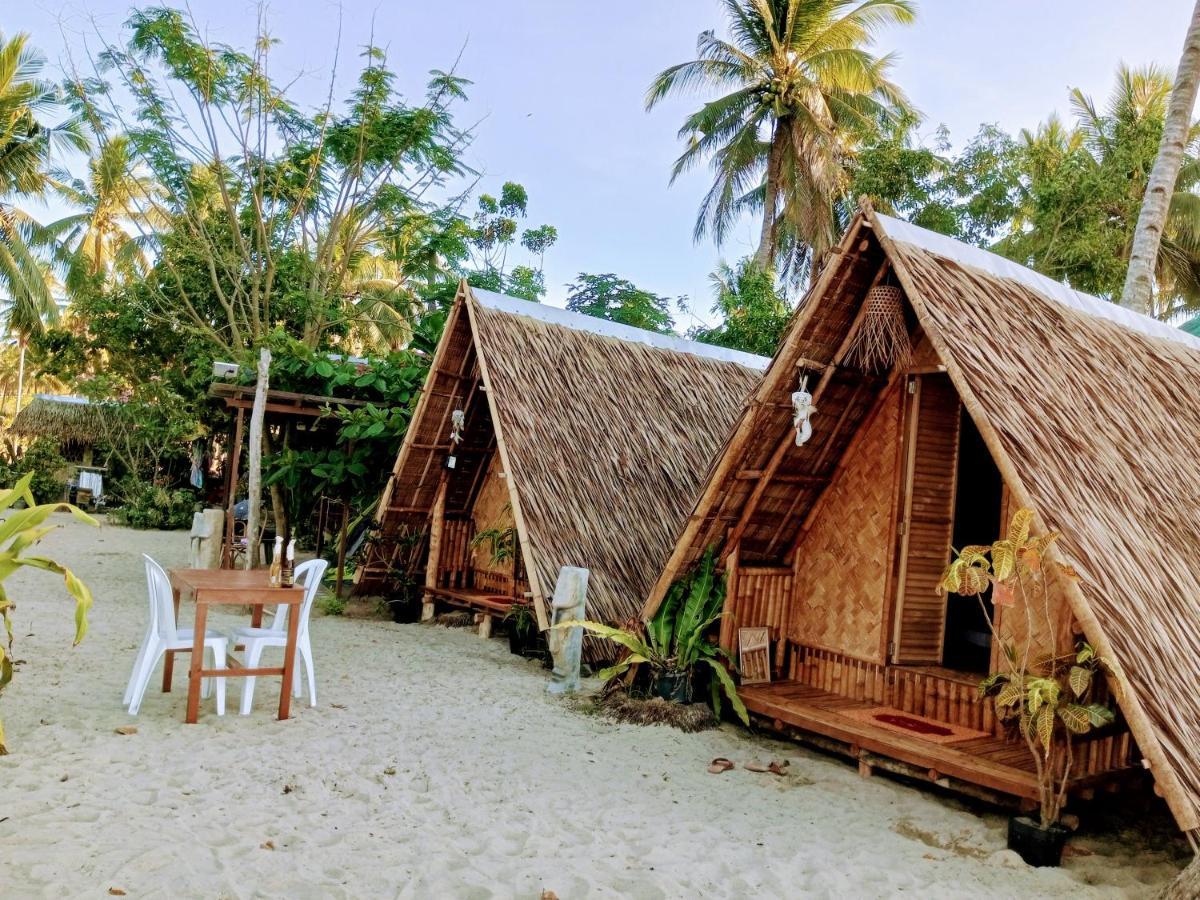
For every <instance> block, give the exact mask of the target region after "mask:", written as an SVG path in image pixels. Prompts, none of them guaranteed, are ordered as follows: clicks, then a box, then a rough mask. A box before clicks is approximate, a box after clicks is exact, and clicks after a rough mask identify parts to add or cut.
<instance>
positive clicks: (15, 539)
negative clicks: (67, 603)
mask: <svg viewBox="0 0 1200 900" xmlns="http://www.w3.org/2000/svg"><path fill="white" fill-rule="evenodd" d="M31 480H32V473H31V474H28V475H26V476H25V477H24V478H22V479H21V480H20V481H18V482H17V484H16V486H14V487H13V488H11V489H9V490H4V491H0V512H4V511H5V510H11V511H10V512H9V514H8V518H6V519H5V520H4V521H3V522H0V619H3V620H4V632H5V633H4V638H3V639H2V640H0V691H2V690H3V689H4V687H5V686H6V685H7V684H8V683H9V682H10V681H12V677H13V655H12V653H13V627H12V611H13V609H15V608H16V604H15V603H14V602H13V600H12V598H10V597H9V596H8V594H7V593H6V591H5V589H4V582H5V580H7V578H8V577H9V576H10V575H12V574H13V573H15V572H16V571H18V570H19V569H21V568H32V569H42V570H44V571H46V572H54V573H55V574H58V575H61V576H62V577H63V580H64V581H65V582H66V585H67V592H68V593H69V594H70V595H71V596H72V597H73V598H74V599H75V643H76V644H78V643H79V642H80V641H82V640H83V638H84V635H86V634H87V627H88V622H87V614H88V610H89V609H91V607H92V592H91V591H90V590H88V587H87V585H85V584H84V583H83V582H82V581H80V580H79V579H78V578H77V577H76V576H75V574H74V573H73V572H71V570H70V569H68V568H67V567H66V566H64V565H62V564H61V563H58V562H55V561H54V560H52V559H49V558H47V557H45V556H31V555H28V554H27V553H26V551H27V550H29V548H30V547H32V546H33V545H34V544H36V543H37V542H38V541H40V540H41V539H42V538H43V537H45V536H46V535H47V534H49V533H50V532H51V531H53V530H54V529H55V528H56V527H57V526H56V525H45V524H43V523H44V522H45V521H46V519H48V518H49V517H50V514H51V513H54V512H58V511H60V510H63V511H67V512H70V513H71V515H73V516H74V517H75V518H76V519H78V520H79V521H81V522H85V523H87V524H88V525H97V524H98V523H97V522H96V520H95V519H93V518H92V517H91V516H89V515H88V514H87V513H85V512H83V510H81V509H79V508H78V507H75V506H70V505H68V504H65V503H62V504H59V503H47V504H43V505H41V506H38V505H36V504H35V503H34V498H33V494H32V493H30V490H29V484H30V481H31ZM18 500H24V501H25V503H26V507H25V509H17V510H13V509H12V507H13V506H14V505H15V504H16V503H17V501H18ZM6 753H8V749H7V747H6V746H5V739H4V725H3V723H2V722H0V756H3V755H4V754H6Z"/></svg>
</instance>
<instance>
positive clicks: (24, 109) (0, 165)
mask: <svg viewBox="0 0 1200 900" xmlns="http://www.w3.org/2000/svg"><path fill="white" fill-rule="evenodd" d="M44 65H45V61H44V60H43V58H42V57H41V56H40V55H39V54H37V53H35V52H34V51H33V50H32V49H31V48H30V47H29V46H28V35H24V34H18V35H16V36H15V37H13V38H12V39H10V40H6V39H5V38H4V36H3V34H0V304H3V313H4V321H3V328H4V331H3V333H4V334H5V335H8V336H13V337H15V338H16V339H17V343H18V346H19V347H20V362H19V369H18V376H17V384H18V387H17V408H18V409H19V408H20V404H21V395H22V393H23V389H24V375H25V348H26V346H27V344H28V342H29V338H30V337H31V336H32V335H33V334H36V333H37V332H39V331H40V330H41V329H42V328H43V327H44V323H45V322H46V321H48V320H49V321H53V320H56V319H57V317H58V306H57V305H56V303H55V302H54V298H53V296H52V293H51V287H50V285H51V280H52V279H51V276H50V272H49V270H48V268H47V266H46V264H45V262H44V260H42V259H41V258H40V257H39V256H38V254H37V252H36V250H37V248H38V246H39V245H43V246H44V245H45V244H47V243H48V242H49V238H48V235H47V234H46V232H45V229H43V228H42V227H41V226H40V225H38V223H37V222H36V221H35V220H34V219H33V217H32V216H30V215H29V213H27V212H25V211H24V210H23V209H21V207H20V206H18V205H17V199H18V198H21V197H29V196H34V195H38V194H41V193H42V192H43V191H44V190H45V189H46V186H47V183H48V178H47V175H46V173H45V169H44V165H45V162H46V159H47V157H48V156H49V154H50V151H51V150H52V149H53V148H54V147H55V146H69V147H76V148H83V147H84V146H86V142H85V141H84V140H83V137H82V132H81V131H80V129H79V123H78V121H77V120H75V119H69V120H68V121H67V122H66V123H65V124H63V125H59V126H57V127H53V128H51V127H49V126H47V125H45V124H44V123H43V122H42V121H41V119H40V118H39V116H41V115H42V114H44V113H46V112H48V111H49V110H51V109H52V108H54V107H55V106H56V105H57V103H58V102H59V96H58V92H57V91H56V89H55V88H54V86H53V85H52V84H50V83H49V82H46V81H42V80H40V79H39V78H38V77H37V76H38V74H39V73H40V72H41V69H42V67H43V66H44Z"/></svg>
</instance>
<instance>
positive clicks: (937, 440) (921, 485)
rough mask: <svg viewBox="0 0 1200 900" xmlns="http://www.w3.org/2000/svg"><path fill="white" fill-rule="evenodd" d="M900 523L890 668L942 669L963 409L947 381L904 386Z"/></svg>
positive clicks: (927, 379)
mask: <svg viewBox="0 0 1200 900" xmlns="http://www.w3.org/2000/svg"><path fill="white" fill-rule="evenodd" d="M907 388H908V397H907V400H908V403H907V414H906V418H905V440H904V443H905V465H904V470H903V472H904V493H903V507H902V510H903V518H902V520H901V527H900V554H899V559H900V567H899V571H898V573H897V576H898V577H897V579H896V594H895V610H896V611H895V618H894V622H895V631H894V634H893V639H892V653H891V657H892V661H893V662H895V663H904V664H919V665H935V666H940V665H942V651H943V641H944V639H945V636H946V599H945V598H944V597H939V596H938V594H937V585H938V581H939V580H940V579H941V576H942V572H943V571H944V570H945V568H946V563H947V562H949V560H950V542H951V538H952V537H953V529H954V499H955V484H956V481H957V477H958V451H959V430H960V429H959V423H960V421H961V417H962V405H961V403H960V402H959V399H958V392H957V391H955V389H954V385H953V384H952V383H951V382H950V378H949V376H947V375H945V374H941V373H934V374H928V375H913V376H910V377H909V379H908V385H907Z"/></svg>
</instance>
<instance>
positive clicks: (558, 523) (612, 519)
mask: <svg viewBox="0 0 1200 900" xmlns="http://www.w3.org/2000/svg"><path fill="white" fill-rule="evenodd" d="M475 359H477V360H478V363H477V368H478V370H479V371H480V376H481V382H482V384H481V387H480V391H482V392H483V394H484V396H486V399H487V403H486V410H485V412H487V413H488V414H490V415H489V418H490V420H491V424H490V426H488V427H494V439H495V441H496V442H497V444H498V445H499V452H500V454H501V460H502V462H503V465H504V471H505V477H506V479H507V481H508V485H509V491H510V495H511V497H512V506H513V510H514V513H515V514H516V518H517V527H518V533H519V534H520V538H521V549H522V553H523V558H524V561H525V567H526V571H527V572H528V574H529V576H530V587H531V589H532V591H533V593H534V594H535V595H537V596H538V597H540V598H542V599H545V598H546V597H547V595H548V594H549V593H550V592H551V591H552V590H553V587H554V583H555V580H556V578H557V576H558V572H559V569H560V568H561V567H562V566H565V565H573V566H583V567H585V568H587V569H589V570H590V575H589V580H588V614H589V615H590V616H592V617H594V618H599V619H602V620H605V621H608V622H620V621H625V620H629V619H632V618H636V617H637V614H638V612H639V610H640V609H641V605H642V602H643V601H644V599H645V597H646V593H647V591H648V590H649V588H650V585H651V583H652V581H653V579H654V577H655V576H656V575H657V573H658V572H659V571H660V570H661V569H662V566H663V563H664V562H665V560H666V557H667V554H668V552H669V551H670V549H671V546H672V542H673V539H674V536H675V534H676V532H677V530H678V527H679V524H680V523H681V522H682V521H683V519H684V517H685V516H686V515H687V512H688V510H690V509H691V508H692V505H693V503H694V501H695V496H696V491H697V489H698V488H699V486H700V484H701V481H702V479H703V477H704V474H705V472H706V471H707V469H708V466H709V463H710V461H711V460H712V458H713V457H714V456H715V454H716V452H717V450H718V449H719V447H720V445H721V442H722V441H723V440H724V438H725V436H726V435H727V434H728V432H729V429H730V427H731V425H732V424H733V421H734V419H735V417H736V416H737V413H738V411H739V410H740V409H741V407H742V403H743V402H744V400H745V397H746V395H747V394H748V393H749V392H750V391H751V390H752V389H753V388H754V386H755V385H756V384H757V383H758V381H759V379H760V378H761V375H762V370H763V369H765V368H766V366H767V364H768V363H769V360H767V359H765V358H763V357H758V356H753V355H751V354H747V353H741V352H738V351H734V350H727V349H724V348H720V347H712V346H708V345H705V344H698V343H695V342H692V341H686V340H683V339H682V338H678V337H673V336H665V335H660V334H654V333H651V332H647V331H643V330H641V329H637V328H630V327H627V326H624V325H619V324H615V323H611V322H607V321H604V320H600V319H595V318H592V317H589V316H584V315H579V314H577V313H572V312H568V311H565V310H562V309H558V308H556V307H552V306H547V305H543V304H539V303H530V302H527V301H524V300H517V299H514V298H512V297H505V296H502V295H499V294H494V293H491V292H489V291H483V290H479V289H475V288H470V287H468V286H466V284H465V283H464V284H463V286H462V287H460V290H459V295H458V298H457V300H456V301H455V305H454V308H453V309H452V311H451V313H450V319H449V320H448V322H447V325H446V330H445V332H444V334H443V336H442V340H441V342H440V344H439V346H438V350H437V353H436V355H435V357H434V362H433V366H432V370H431V373H430V377H429V381H427V383H426V386H425V392H424V395H423V397H422V401H421V403H420V405H419V406H418V408H417V410H416V412H415V414H414V419H413V421H412V423H411V424H410V426H409V430H408V432H407V434H406V436H405V440H404V444H403V446H402V447H401V449H400V453H399V456H398V459H397V462H396V468H395V470H394V473H393V476H392V480H391V482H390V483H389V487H388V489H387V490H386V491H385V494H384V498H383V500H382V502H381V504H380V507H379V512H378V515H377V518H378V519H379V521H380V523H381V526H382V540H383V541H384V542H387V541H388V540H389V539H390V537H389V536H391V535H397V534H401V533H403V532H404V531H405V530H406V528H411V527H412V526H418V527H422V526H423V523H424V522H425V521H426V520H427V518H428V515H429V511H430V509H431V507H432V505H433V503H434V499H435V495H436V487H437V483H438V479H439V476H440V473H441V471H442V469H443V466H444V463H445V457H446V455H447V447H446V444H445V441H446V438H447V433H448V430H449V411H450V409H452V408H457V406H461V405H462V404H463V403H464V401H463V399H462V395H463V394H464V393H470V389H469V388H468V387H467V382H468V381H469V380H470V379H469V378H467V377H465V376H467V375H469V373H470V371H471V370H472V369H473V368H476V365H475V363H474V360H475ZM438 379H440V380H438ZM468 402H469V401H468ZM456 405H457V406H456ZM481 427H482V426H476V425H475V424H473V423H472V422H470V421H469V422H468V429H467V430H468V432H470V431H472V430H476V431H478V430H480V428H481ZM479 439H480V438H479V437H478V435H476V436H472V435H471V434H469V433H468V435H467V441H466V442H465V444H464V448H463V450H460V451H456V454H457V456H458V463H457V465H458V466H459V467H460V469H461V467H462V466H463V465H470V464H471V460H470V459H469V457H470V454H471V452H472V451H470V450H468V449H466V447H467V445H469V444H471V443H472V441H473V440H479ZM451 500H453V498H451ZM447 508H449V506H448V507H447ZM370 577H371V576H370V575H369V574H368V575H367V576H364V579H365V581H366V582H367V583H368V584H369V582H370Z"/></svg>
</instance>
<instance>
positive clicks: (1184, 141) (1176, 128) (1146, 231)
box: [1121, 0, 1200, 313]
mask: <svg viewBox="0 0 1200 900" xmlns="http://www.w3.org/2000/svg"><path fill="white" fill-rule="evenodd" d="M1198 89H1200V0H1196V6H1195V8H1194V9H1193V10H1192V21H1191V24H1190V25H1189V26H1188V31H1187V37H1186V38H1185V39H1184V42H1183V54H1182V55H1181V56H1180V59H1179V69H1178V71H1177V72H1176V73H1175V87H1174V88H1173V89H1172V90H1171V101H1170V108H1169V109H1168V110H1167V112H1166V117H1165V120H1164V123H1163V133H1162V141H1161V143H1160V144H1159V147H1158V155H1157V156H1156V157H1155V160H1154V167H1153V168H1152V169H1151V171H1150V178H1149V182H1148V184H1147V186H1146V192H1145V195H1144V198H1143V200H1142V208H1141V212H1140V213H1139V214H1138V221H1137V227H1136V228H1135V229H1134V233H1133V241H1132V246H1131V250H1130V254H1129V270H1128V272H1127V273H1126V275H1125V288H1124V290H1123V291H1122V293H1121V305H1122V306H1125V307H1127V308H1129V309H1133V310H1136V311H1138V312H1144V313H1149V312H1151V305H1152V294H1153V291H1152V285H1151V283H1152V281H1153V280H1154V270H1155V267H1156V263H1157V262H1158V260H1159V259H1160V258H1161V254H1160V252H1159V242H1160V241H1161V240H1164V239H1165V238H1166V229H1167V228H1168V221H1169V219H1170V218H1171V216H1172V215H1173V214H1174V210H1173V207H1174V206H1175V202H1174V200H1173V199H1172V197H1173V195H1176V194H1177V190H1176V180H1177V178H1178V177H1179V175H1180V168H1181V167H1182V166H1183V164H1184V157H1185V154H1186V152H1187V150H1188V147H1189V145H1190V144H1192V142H1193V138H1194V133H1193V128H1192V110H1193V109H1194V108H1195V106H1196V92H1197V90H1198Z"/></svg>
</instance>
